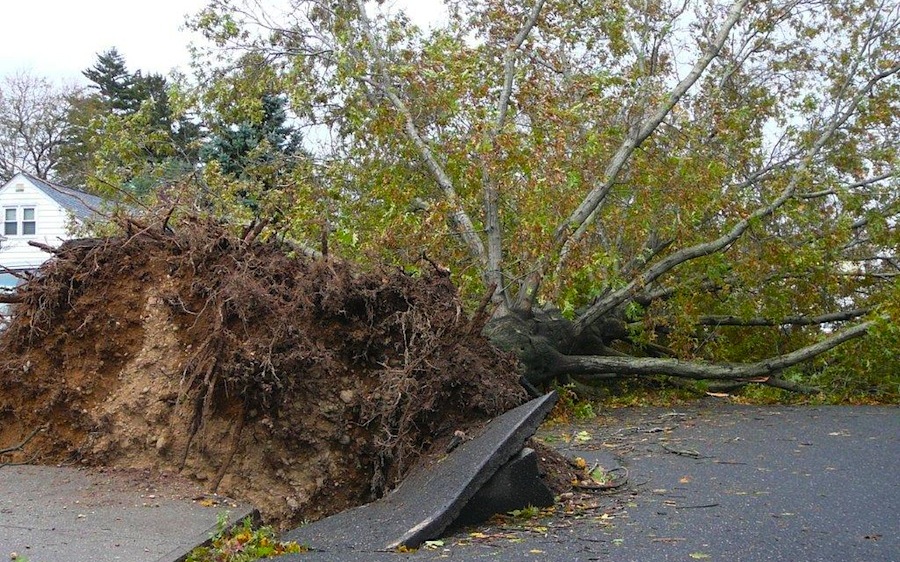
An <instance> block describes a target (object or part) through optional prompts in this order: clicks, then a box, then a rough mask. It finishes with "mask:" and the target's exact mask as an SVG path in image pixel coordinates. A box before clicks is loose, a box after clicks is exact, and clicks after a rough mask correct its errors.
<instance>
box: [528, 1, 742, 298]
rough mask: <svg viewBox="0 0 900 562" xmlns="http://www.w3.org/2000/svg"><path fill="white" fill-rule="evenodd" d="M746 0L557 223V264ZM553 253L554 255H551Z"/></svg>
mask: <svg viewBox="0 0 900 562" xmlns="http://www.w3.org/2000/svg"><path fill="white" fill-rule="evenodd" d="M748 3H749V0H737V1H736V2H734V3H733V4H732V5H731V8H730V9H729V11H728V17H727V18H726V19H725V21H724V22H723V24H722V27H721V29H719V32H718V33H717V34H716V36H715V38H714V39H713V40H712V41H711V42H710V44H709V46H708V47H707V49H706V50H705V51H704V53H703V55H702V56H701V57H700V59H698V60H697V62H696V63H695V64H694V66H693V68H692V69H691V71H690V72H689V73H688V75H687V76H685V77H684V79H682V80H681V81H680V82H679V83H678V84H677V85H676V86H675V87H674V88H673V89H672V90H671V91H670V92H669V94H668V95H667V96H665V98H664V99H663V101H662V102H661V103H660V104H659V106H657V108H656V110H655V111H654V112H653V113H652V114H651V116H650V117H649V118H648V119H647V120H646V121H645V122H644V123H643V124H642V125H641V126H640V127H639V128H637V129H636V130H635V132H634V133H632V134H629V135H627V136H626V137H625V139H624V140H623V141H622V144H621V145H620V146H619V148H618V150H617V151H616V153H615V155H613V157H612V159H611V160H610V162H609V164H608V165H607V166H606V170H605V171H604V173H603V179H602V180H601V181H600V183H599V184H598V185H597V186H595V187H594V188H593V189H592V190H591V191H590V192H589V193H588V194H587V196H585V198H584V199H583V200H582V202H581V204H580V205H579V206H578V208H577V209H575V211H573V212H572V214H571V215H569V217H567V218H566V219H565V220H564V221H563V222H562V224H560V225H559V226H558V227H557V229H556V232H555V233H554V237H553V246H554V248H556V249H557V250H558V251H559V254H560V255H559V262H560V263H562V262H564V261H565V259H566V256H567V254H568V253H569V252H570V251H571V249H572V248H573V247H574V245H575V244H576V243H577V242H578V241H579V240H580V238H581V236H582V235H583V234H584V232H585V231H586V229H587V227H588V226H589V225H590V223H591V222H593V220H594V218H595V216H596V212H597V210H598V209H599V207H600V204H601V203H602V202H603V201H604V200H605V199H606V196H607V194H609V192H610V190H611V189H612V187H613V185H614V184H615V181H616V178H618V176H619V173H620V172H621V171H622V169H623V168H624V167H625V164H626V163H627V162H628V160H629V159H630V158H631V155H632V154H633V153H634V151H635V150H636V149H637V147H638V146H640V145H641V143H643V142H644V141H645V140H647V138H648V137H649V136H650V135H651V134H653V132H654V131H655V130H656V128H657V127H659V125H660V123H662V122H663V120H664V119H665V118H666V116H667V115H668V114H669V112H671V111H672V108H674V107H675V105H676V104H677V103H678V102H679V101H680V100H681V98H682V96H684V94H685V93H687V91H688V90H689V89H690V88H691V87H692V86H693V85H694V84H695V83H696V82H697V80H698V79H699V78H700V77H701V76H702V75H703V73H704V72H705V71H706V68H707V67H708V66H709V64H710V63H711V62H712V61H713V59H715V58H716V56H718V54H719V52H720V51H721V49H722V47H723V46H724V45H725V42H726V40H727V39H728V35H729V34H730V33H731V29H732V28H733V27H734V26H735V24H736V23H737V22H738V20H739V19H740V16H741V11H742V10H743V9H744V8H745V7H746V6H747V4H748ZM554 253H555V252H554ZM548 260H549V256H548V257H545V258H544V260H543V261H542V264H541V266H540V267H539V268H537V269H536V271H535V273H534V274H532V275H530V276H529V277H528V278H527V279H526V282H525V283H524V285H523V287H522V289H520V292H519V299H518V300H519V302H518V303H517V305H516V308H518V309H527V308H528V307H529V306H530V304H531V303H532V302H534V299H535V297H536V296H537V290H538V288H539V287H540V283H541V281H542V279H543V276H544V272H545V270H546V266H547V263H548Z"/></svg>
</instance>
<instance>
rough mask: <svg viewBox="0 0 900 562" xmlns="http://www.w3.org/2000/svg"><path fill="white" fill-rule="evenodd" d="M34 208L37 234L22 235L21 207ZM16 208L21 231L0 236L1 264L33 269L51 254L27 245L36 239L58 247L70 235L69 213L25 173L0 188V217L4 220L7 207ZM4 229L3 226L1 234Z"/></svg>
mask: <svg viewBox="0 0 900 562" xmlns="http://www.w3.org/2000/svg"><path fill="white" fill-rule="evenodd" d="M26 207H27V208H34V210H35V212H34V214H35V234H34V235H23V234H22V224H21V218H22V209H23V208H26ZM9 208H17V209H18V210H17V216H18V219H19V226H18V234H17V235H15V236H11V235H10V236H6V235H4V238H5V240H3V239H0V265H4V266H6V267H8V268H10V269H33V268H36V267H38V266H40V265H41V264H42V263H44V262H45V261H46V260H47V259H49V258H50V254H48V253H46V252H43V251H41V250H39V249H37V248H35V247H33V246H30V245H29V244H28V242H29V241H31V240H34V241H36V242H40V243H42V244H46V245H48V246H53V247H56V246H59V245H60V244H62V243H63V242H64V241H65V240H67V239H69V238H71V236H70V235H69V233H68V226H69V224H70V218H69V217H70V215H69V213H68V212H67V211H66V210H65V209H64V208H62V207H61V206H60V205H59V204H58V203H57V202H56V201H54V200H53V199H51V198H50V197H48V196H47V195H46V194H45V193H44V192H43V191H41V190H40V189H38V188H37V187H35V186H34V185H32V184H31V182H30V181H28V179H27V178H25V177H22V176H16V177H14V178H13V179H12V180H11V181H10V182H9V183H7V184H6V185H5V186H4V187H3V188H2V189H0V220H2V219H5V217H6V211H5V210H6V209H9ZM2 234H3V228H0V235H2Z"/></svg>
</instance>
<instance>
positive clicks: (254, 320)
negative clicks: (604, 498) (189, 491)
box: [0, 221, 525, 524]
mask: <svg viewBox="0 0 900 562" xmlns="http://www.w3.org/2000/svg"><path fill="white" fill-rule="evenodd" d="M20 295H21V297H22V302H21V303H20V304H18V305H16V313H15V318H14V319H13V320H12V322H11V324H10V326H9V328H8V329H7V330H6V332H5V333H4V334H3V335H2V338H0V444H10V443H17V442H19V441H21V440H22V438H23V436H26V435H28V434H30V433H31V432H32V431H33V430H34V429H36V428H38V427H44V428H45V429H44V431H41V432H39V433H37V434H36V435H35V436H34V437H33V438H32V439H31V440H30V441H29V442H28V443H27V445H26V446H25V447H24V449H23V450H22V451H20V452H18V453H16V455H17V456H16V457H15V458H11V457H9V456H5V457H4V458H3V459H2V460H7V461H8V460H20V461H21V460H28V461H31V462H52V463H72V462H78V463H84V464H91V465H107V466H115V467H123V468H139V469H151V470H158V471H181V473H182V474H185V475H187V476H189V477H190V478H192V479H194V480H197V481H201V482H204V483H205V485H206V486H207V487H208V488H209V489H210V490H216V491H218V492H219V493H222V494H227V495H229V496H232V497H236V498H239V499H242V500H246V501H249V502H251V503H253V504H255V505H257V506H259V507H260V508H261V509H262V510H263V511H264V515H265V517H266V518H267V519H269V520H272V521H280V522H282V523H283V524H292V523H297V522H299V521H301V520H303V519H310V520H312V519H318V518H320V517H323V516H325V515H328V514H331V513H334V512H336V511H340V510H342V509H344V508H346V507H349V506H352V505H357V504H360V503H364V502H366V501H370V500H372V499H374V498H375V497H377V496H379V495H380V494H383V493H384V492H385V491H386V490H388V489H390V488H391V487H392V486H394V485H396V484H397V483H398V482H399V480H400V479H401V478H402V477H403V476H404V475H405V473H406V472H407V471H408V469H409V468H410V467H411V466H412V465H413V464H414V463H415V462H416V461H417V459H419V458H420V456H421V455H425V454H430V453H432V452H440V451H441V447H442V446H443V445H442V443H443V441H444V440H446V439H449V438H450V437H451V436H452V435H453V433H454V431H456V430H460V429H461V430H466V429H470V430H471V429H472V428H473V427H474V426H477V425H481V424H483V423H484V421H485V420H487V419H489V418H491V417H493V416H496V415H498V414H500V413H502V412H503V411H506V410H508V409H509V408H511V407H514V406H516V405H517V404H519V403H521V402H523V401H524V400H525V395H524V393H523V391H522V390H521V388H520V386H519V385H518V382H517V379H518V374H517V371H516V366H515V363H514V361H513V359H512V358H511V357H509V356H506V355H503V354H501V353H499V352H498V351H496V350H495V348H493V347H492V346H491V345H490V344H489V343H488V341H487V340H486V339H485V338H483V336H481V335H480V328H481V324H480V323H479V321H478V319H474V320H473V319H470V318H468V317H467V316H466V314H465V313H464V312H463V309H462V306H461V304H460V302H459V299H458V296H457V293H456V290H455V289H454V287H453V285H452V284H451V283H450V281H449V279H448V278H447V277H446V276H443V275H441V274H440V272H435V274H433V275H425V276H411V275H408V274H406V273H404V272H402V271H399V270H396V269H384V268H376V269H373V270H370V271H360V270H359V269H357V268H354V267H351V265H350V264H347V263H345V262H341V261H339V260H336V259H333V258H319V259H312V258H305V257H302V256H292V255H291V252H290V251H289V248H286V247H283V246H279V245H278V244H274V243H256V242H245V241H244V240H242V239H240V238H238V237H236V236H233V235H231V234H229V233H228V232H227V231H226V230H225V229H224V228H221V227H219V226H217V225H214V224H210V223H205V222H199V221H196V222H191V223H188V224H184V225H181V226H180V227H179V228H178V232H177V233H172V232H171V231H166V232H163V231H161V230H160V229H158V228H156V229H151V228H147V229H143V230H142V231H140V232H138V233H136V234H135V233H131V234H129V235H127V236H120V237H116V238H109V239H92V240H82V241H77V242H73V243H67V244H66V245H65V246H64V247H63V248H61V249H60V250H59V251H58V255H57V256H56V258H55V259H54V260H51V261H50V262H48V263H47V264H46V265H45V266H44V267H43V268H42V269H41V272H40V274H39V275H38V276H37V277H35V278H34V279H32V280H31V281H29V282H28V283H27V284H26V285H25V286H24V287H23V288H22V289H21V290H20Z"/></svg>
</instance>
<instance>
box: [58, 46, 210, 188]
mask: <svg viewBox="0 0 900 562" xmlns="http://www.w3.org/2000/svg"><path fill="white" fill-rule="evenodd" d="M83 74H84V76H85V77H86V78H87V79H88V80H90V81H91V84H90V86H89V87H88V90H89V93H87V94H86V95H84V96H82V97H81V98H79V99H77V100H74V101H73V102H72V103H71V105H70V107H71V110H70V111H69V114H68V116H67V120H68V122H69V124H70V127H69V129H68V131H69V133H68V135H67V138H66V146H65V149H64V151H63V158H62V160H63V162H62V163H61V167H62V168H63V169H64V176H65V177H66V179H67V181H68V182H69V183H70V184H71V185H80V186H89V187H91V188H93V189H96V190H100V191H103V190H108V189H110V188H112V187H113V186H125V187H127V188H128V189H129V190H130V191H131V192H132V193H135V194H138V195H140V194H145V193H147V192H148V191H150V190H152V189H153V188H154V187H157V186H159V185H161V184H165V183H169V182H173V181H176V180H177V179H178V178H180V177H181V176H183V175H185V174H189V173H191V172H192V171H193V170H194V167H195V165H196V163H197V145H198V138H199V126H198V124H197V123H195V122H194V120H193V119H192V118H191V117H190V115H189V114H188V111H187V109H188V103H187V102H185V101H184V99H183V95H182V94H181V91H180V89H179V88H178V87H177V85H173V84H170V83H169V82H168V80H167V79H166V78H165V77H163V76H162V75H159V74H147V75H144V74H143V73H142V72H141V71H136V72H133V73H132V72H130V71H129V70H128V68H127V66H126V63H125V59H124V57H123V56H122V55H121V54H119V52H118V51H117V50H116V49H110V50H109V51H106V52H104V53H101V54H99V55H98V56H97V62H96V63H95V64H94V66H92V67H90V68H88V69H86V70H85V71H84V72H83ZM173 94H174V95H175V99H174V103H173V98H172V95H173Z"/></svg>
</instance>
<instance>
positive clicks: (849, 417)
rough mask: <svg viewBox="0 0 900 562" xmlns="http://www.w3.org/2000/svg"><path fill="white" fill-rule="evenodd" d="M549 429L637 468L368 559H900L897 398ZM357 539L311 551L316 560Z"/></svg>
mask: <svg viewBox="0 0 900 562" xmlns="http://www.w3.org/2000/svg"><path fill="white" fill-rule="evenodd" d="M539 436H540V437H541V438H542V439H543V440H545V441H547V442H548V443H549V444H551V445H553V446H554V447H556V448H558V449H560V450H562V451H564V452H566V453H567V454H570V455H575V456H581V457H583V458H585V459H586V460H587V461H588V462H589V463H592V462H594V460H595V459H597V460H600V461H601V462H602V463H604V464H606V465H610V464H612V463H611V462H610V460H609V459H610V458H614V459H615V460H616V461H618V462H619V463H621V465H622V466H624V467H625V468H626V469H627V470H628V479H629V485H628V487H627V488H626V489H623V490H620V491H619V492H618V493H616V494H612V495H600V496H596V497H594V498H593V500H591V501H590V504H591V505H590V507H591V509H586V510H578V511H576V512H575V513H574V514H568V515H567V514H561V513H556V514H554V515H553V516H550V517H545V518H534V519H528V520H521V521H504V522H499V523H492V524H490V525H487V526H480V527H477V528H469V529H463V530H460V531H458V532H456V533H455V534H454V535H452V536H450V537H447V538H445V539H443V540H442V541H441V542H440V543H431V544H430V545H429V546H426V547H425V548H422V549H420V550H418V551H417V552H415V553H410V554H398V553H376V552H372V553H366V555H365V556H364V558H365V559H367V560H385V561H387V560H391V561H397V560H407V559H408V560H436V559H441V560H446V559H450V560H493V561H519V560H545V561H554V562H555V561H559V562H563V561H565V562H579V561H595V560H596V561H599V560H615V561H617V562H627V561H635V562H638V561H639V562H656V561H664V560H665V561H668V560H673V561H685V562H691V561H695V560H707V561H710V562H714V561H729V562H731V561H742V562H755V561H785V562H787V561H790V562H798V561H823V562H828V561H834V562H854V561H859V562H898V561H900V479H898V474H900V473H898V468H900V444H898V437H900V409H898V408H896V407H745V406H736V405H728V404H722V403H720V402H713V403H704V404H701V405H698V406H692V407H687V408H674V409H667V410H660V409H626V410H617V411H613V412H611V413H609V414H608V415H604V416H601V417H599V418H597V419H596V420H593V421H591V422H589V423H582V424H579V425H577V426H557V427H545V428H542V429H541V431H540V432H539ZM360 554H361V553H359V552H356V553H352V554H351V553H341V552H311V553H308V554H305V555H304V556H303V557H304V559H306V560H309V561H310V562H313V561H343V560H347V561H349V560H358V559H362V558H360Z"/></svg>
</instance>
